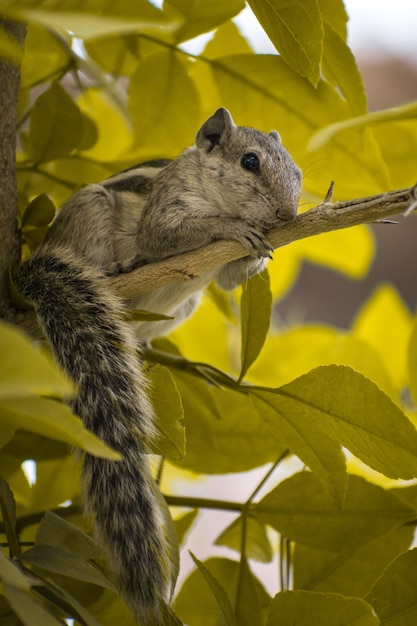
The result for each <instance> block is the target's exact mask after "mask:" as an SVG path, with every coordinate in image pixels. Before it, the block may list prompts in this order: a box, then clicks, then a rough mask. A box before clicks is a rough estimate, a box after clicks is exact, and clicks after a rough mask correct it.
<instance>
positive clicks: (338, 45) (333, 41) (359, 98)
mask: <svg viewBox="0 0 417 626" xmlns="http://www.w3.org/2000/svg"><path fill="white" fill-rule="evenodd" d="M323 24H324V35H325V36H324V59H323V67H324V72H325V74H326V77H327V78H329V77H330V79H331V81H332V82H334V84H335V85H337V86H338V87H339V88H340V90H341V92H342V94H343V95H344V97H345V98H346V100H347V102H348V103H349V106H350V108H351V111H352V113H353V114H354V115H360V114H362V113H366V110H367V99H366V92H365V87H364V84H363V81H362V76H361V73H360V71H359V69H358V66H357V65H356V61H355V57H354V56H353V54H352V52H351V50H350V48H349V46H348V45H347V43H346V42H345V40H344V39H343V38H342V37H341V36H340V35H339V33H337V32H336V30H334V29H333V27H332V26H331V24H330V23H329V22H328V21H327V20H325V19H324V20H323Z"/></svg>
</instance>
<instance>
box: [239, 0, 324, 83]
mask: <svg viewBox="0 0 417 626" xmlns="http://www.w3.org/2000/svg"><path fill="white" fill-rule="evenodd" d="M248 3H249V5H250V7H251V9H252V11H253V12H254V13H255V15H256V17H257V18H258V20H259V22H260V23H261V25H262V27H263V29H264V30H265V32H266V33H267V35H268V37H269V38H270V40H271V41H272V43H273V44H274V46H275V48H276V49H277V50H278V52H279V53H280V55H281V56H282V58H283V59H284V61H286V63H288V64H289V65H290V66H291V67H292V69H293V70H295V71H296V72H298V73H299V74H300V75H301V76H306V77H307V78H308V80H309V81H310V82H311V83H312V85H314V86H316V85H317V83H318V81H319V78H320V63H321V59H322V55H323V36H324V34H323V23H322V17H321V13H320V9H319V5H318V3H317V0H305V1H304V2H303V3H300V2H298V0H274V2H265V1H264V0H248Z"/></svg>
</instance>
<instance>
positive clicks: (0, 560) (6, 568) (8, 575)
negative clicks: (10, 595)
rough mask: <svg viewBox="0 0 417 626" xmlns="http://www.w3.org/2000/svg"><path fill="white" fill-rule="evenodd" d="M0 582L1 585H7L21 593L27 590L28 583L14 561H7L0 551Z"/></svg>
mask: <svg viewBox="0 0 417 626" xmlns="http://www.w3.org/2000/svg"><path fill="white" fill-rule="evenodd" d="M0 580H1V581H2V583H3V585H4V584H6V583H7V584H8V585H10V586H11V587H15V588H16V589H21V590H22V591H27V590H29V582H28V580H27V578H26V576H25V575H24V574H23V573H22V571H21V570H20V569H19V567H17V565H16V564H15V562H14V561H12V560H11V559H8V558H7V556H5V555H4V554H3V551H0Z"/></svg>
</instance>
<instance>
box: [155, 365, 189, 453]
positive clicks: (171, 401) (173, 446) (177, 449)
mask: <svg viewBox="0 0 417 626" xmlns="http://www.w3.org/2000/svg"><path fill="white" fill-rule="evenodd" d="M148 375H149V378H150V380H151V384H152V389H151V393H150V397H151V401H152V405H153V407H154V410H155V413H156V416H157V421H156V425H157V428H158V437H157V441H156V443H155V448H156V451H157V453H158V454H163V455H164V456H167V457H168V458H169V459H173V460H177V461H178V460H180V459H181V458H182V457H183V456H184V454H185V429H184V425H183V419H184V411H183V408H182V403H181V396H180V394H179V392H178V389H177V386H176V384H175V381H174V379H173V377H172V376H171V374H170V372H169V370H168V369H167V368H166V367H163V366H162V365H157V364H155V365H153V366H152V367H151V368H149V370H148Z"/></svg>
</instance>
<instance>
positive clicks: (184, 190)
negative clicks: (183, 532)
mask: <svg viewBox="0 0 417 626" xmlns="http://www.w3.org/2000/svg"><path fill="white" fill-rule="evenodd" d="M301 179H302V176H301V171H300V170H299V168H298V167H297V166H296V165H295V163H294V161H293V159H292V158H291V156H290V154H289V153H288V152H287V150H286V149H285V148H284V147H283V146H282V144H281V141H280V138H279V135H278V133H276V132H275V131H272V132H271V133H269V134H265V133H263V132H260V131H258V130H255V129H252V128H246V127H240V126H236V125H235V124H234V122H233V120H232V117H231V115H230V113H229V112H228V111H227V110H226V109H223V108H221V109H218V110H217V111H216V112H215V113H214V115H212V116H211V117H210V118H209V119H208V120H207V121H206V122H205V123H204V124H203V125H202V127H201V128H200V130H199V131H198V133H197V136H196V140H195V145H194V146H193V147H191V148H189V149H188V150H186V151H185V152H183V153H182V154H181V155H180V156H179V157H178V158H177V159H176V160H174V161H165V160H160V161H153V162H148V163H145V164H143V165H140V166H136V167H135V168H132V169H129V170H126V171H124V172H121V173H120V174H117V175H115V176H113V177H111V178H109V179H107V180H105V181H104V182H102V183H99V184H91V185H88V186H87V187H85V188H83V189H81V190H80V191H78V192H76V193H75V194H74V195H73V196H72V197H70V198H69V200H67V201H66V202H65V203H64V205H63V206H62V208H61V210H60V212H59V213H58V215H57V217H56V219H55V220H54V222H53V224H52V226H51V228H50V231H49V233H48V235H47V237H46V239H45V242H44V243H43V244H42V246H41V247H40V248H39V249H38V251H37V252H35V254H34V255H33V256H32V257H31V258H29V259H28V260H27V261H25V262H23V263H22V264H21V265H20V267H19V268H18V269H17V271H16V273H15V276H14V282H15V285H16V286H17V288H18V289H19V291H20V292H21V294H22V295H23V296H24V297H25V298H26V299H27V300H28V301H30V302H32V303H33V305H34V307H35V310H36V313H37V316H38V318H39V321H40V324H41V326H42V328H43V331H44V334H45V336H46V338H47V341H48V342H49V344H50V347H51V349H52V352H53V354H54V356H55V358H56V360H57V362H58V363H59V364H60V366H61V367H62V368H63V369H64V371H66V372H67V373H68V375H69V376H70V377H71V378H72V379H73V380H74V381H75V384H76V387H77V395H76V397H74V398H72V400H71V401H70V404H71V407H72V409H73V411H74V412H75V413H76V414H77V415H79V416H80V417H81V418H82V419H83V421H84V423H85V426H86V427H87V428H89V429H90V430H91V431H92V432H94V433H95V434H96V435H97V436H98V437H100V438H101V439H102V440H103V441H105V442H106V443H107V444H108V445H110V446H111V447H112V448H114V449H116V450H118V451H119V452H120V453H121V455H122V460H121V461H118V462H112V461H107V460H104V459H100V458H96V457H93V456H91V455H89V454H86V455H85V456H84V457H83V484H84V492H85V493H84V500H85V509H86V512H87V513H89V514H90V515H91V517H92V519H93V522H94V527H95V532H96V534H97V537H98V539H99V540H100V541H101V542H102V544H103V545H104V546H105V548H106V550H107V551H108V555H109V560H110V564H111V566H112V569H113V570H114V571H115V577H116V582H117V584H118V586H119V588H120V591H121V594H122V596H123V597H124V599H125V600H126V602H127V604H128V605H129V606H130V607H131V609H132V611H133V613H134V614H135V616H136V618H137V619H138V620H139V622H140V624H142V626H159V625H162V624H163V623H164V618H163V615H164V614H165V615H166V613H165V611H166V610H167V609H166V607H165V601H167V600H168V599H169V596H170V585H171V578H172V575H171V566H170V558H169V551H168V547H167V540H166V537H165V532H164V519H163V515H162V512H161V504H160V499H159V497H160V496H158V495H157V493H156V489H157V488H156V486H155V484H154V481H153V478H152V476H151V473H150V470H149V468H148V462H147V459H146V452H147V451H148V446H147V442H149V441H150V440H151V439H152V437H153V436H154V426H153V413H152V408H151V405H150V402H149V400H148V397H147V392H146V381H145V380H144V376H143V374H142V372H141V366H140V363H138V360H137V358H136V349H137V347H138V339H139V340H150V339H152V338H153V337H155V336H157V335H160V334H163V333H166V332H167V331H169V330H170V329H171V328H172V327H173V326H174V325H176V324H178V323H180V322H181V321H182V320H184V319H185V318H186V317H188V316H189V315H191V313H192V312H193V310H194V308H195V307H196V306H197V304H198V300H199V296H200V293H201V291H202V290H203V289H204V287H205V286H206V285H207V284H208V283H209V282H210V281H211V280H212V279H215V280H216V281H217V283H218V284H219V285H220V286H221V287H222V288H224V289H232V288H234V287H235V286H237V285H238V284H240V283H242V282H244V281H245V280H247V279H248V278H249V277H250V276H252V275H254V274H256V273H258V272H260V271H261V270H262V269H263V268H264V266H265V263H266V260H267V259H268V257H270V256H271V251H272V248H271V246H270V244H269V242H268V240H267V239H266V237H265V234H266V233H267V232H268V231H269V230H271V229H273V228H275V227H277V226H279V225H280V224H281V223H283V222H286V221H288V220H292V219H293V218H294V217H295V215H296V211H297V204H298V199H299V194H300V188H301ZM218 239H233V240H237V241H239V242H240V243H242V244H243V246H244V247H245V248H246V250H247V252H248V256H247V257H245V258H243V259H240V260H237V261H233V262H230V263H227V264H226V265H224V266H223V267H221V268H220V269H219V268H217V269H216V270H211V271H208V272H207V273H206V274H204V275H203V276H201V277H199V278H197V279H195V280H190V281H187V282H185V283H183V284H176V285H174V286H166V287H161V288H158V289H156V290H154V291H153V292H151V293H148V294H143V295H140V296H138V297H136V298H133V299H132V300H131V301H130V302H127V303H122V302H121V300H120V299H119V298H117V297H116V296H115V295H113V294H112V293H109V291H108V290H107V289H106V287H105V286H104V283H103V281H102V278H103V277H105V276H106V275H107V276H108V275H116V274H118V273H120V272H124V271H129V270H130V269H132V268H133V267H136V266H140V265H143V264H146V263H152V262H154V261H158V260H160V259H163V258H165V257H168V256H173V255H176V254H181V253H183V252H186V251H189V250H194V249H197V248H199V247H201V246H204V245H205V244H208V243H210V242H212V241H214V240H218ZM126 307H127V308H129V309H132V308H133V309H143V310H149V311H153V312H159V313H164V314H166V315H170V316H173V317H174V318H175V319H174V320H173V321H160V322H142V323H138V324H137V325H136V328H135V331H134V330H133V328H132V325H128V324H127V323H126V322H124V321H122V317H123V311H124V310H125V308H126Z"/></svg>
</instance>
